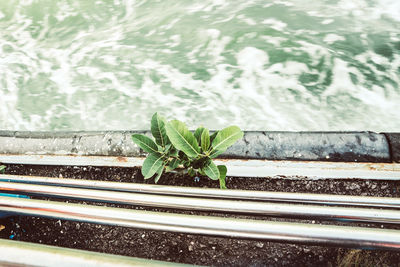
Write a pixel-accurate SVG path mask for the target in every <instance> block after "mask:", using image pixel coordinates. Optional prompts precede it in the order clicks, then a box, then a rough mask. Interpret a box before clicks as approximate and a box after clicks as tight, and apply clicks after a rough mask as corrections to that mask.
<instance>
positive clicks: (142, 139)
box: [132, 134, 158, 153]
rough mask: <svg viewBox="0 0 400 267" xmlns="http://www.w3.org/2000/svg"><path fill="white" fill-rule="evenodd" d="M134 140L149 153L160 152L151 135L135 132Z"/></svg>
mask: <svg viewBox="0 0 400 267" xmlns="http://www.w3.org/2000/svg"><path fill="white" fill-rule="evenodd" d="M132 140H133V142H135V144H137V145H138V146H139V147H140V148H141V149H143V150H144V151H146V152H148V153H154V152H158V147H157V145H156V143H154V141H153V140H151V139H150V138H149V137H147V136H145V135H142V134H134V135H132Z"/></svg>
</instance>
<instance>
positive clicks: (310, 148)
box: [224, 132, 390, 162]
mask: <svg viewBox="0 0 400 267" xmlns="http://www.w3.org/2000/svg"><path fill="white" fill-rule="evenodd" d="M224 155H225V156H228V157H246V158H257V159H272V160H321V161H358V162H390V150H389V146H388V143H387V140H386V138H385V136H384V135H383V134H378V133H372V132H246V133H245V136H244V138H243V139H242V140H240V141H239V142H237V143H236V144H235V145H234V146H232V147H231V148H229V149H228V151H227V152H226V153H225V154H224Z"/></svg>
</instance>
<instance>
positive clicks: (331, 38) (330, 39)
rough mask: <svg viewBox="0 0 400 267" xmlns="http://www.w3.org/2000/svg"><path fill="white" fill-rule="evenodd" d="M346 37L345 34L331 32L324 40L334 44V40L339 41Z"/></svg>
mask: <svg viewBox="0 0 400 267" xmlns="http://www.w3.org/2000/svg"><path fill="white" fill-rule="evenodd" d="M345 40H346V38H344V37H343V36H340V35H337V34H334V33H329V34H327V35H326V36H325V37H324V42H326V43H328V44H333V43H334V42H337V41H345Z"/></svg>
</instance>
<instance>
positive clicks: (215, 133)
mask: <svg viewBox="0 0 400 267" xmlns="http://www.w3.org/2000/svg"><path fill="white" fill-rule="evenodd" d="M218 132H219V131H215V132H214V133H213V134H212V135H210V142H211V143H212V142H213V141H214V139H215V137H216V136H217V134H218Z"/></svg>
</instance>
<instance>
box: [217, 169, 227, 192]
mask: <svg viewBox="0 0 400 267" xmlns="http://www.w3.org/2000/svg"><path fill="white" fill-rule="evenodd" d="M217 167H218V170H219V187H220V188H221V189H226V181H225V178H226V172H227V171H228V169H227V168H226V166H225V165H218V166H217Z"/></svg>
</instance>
